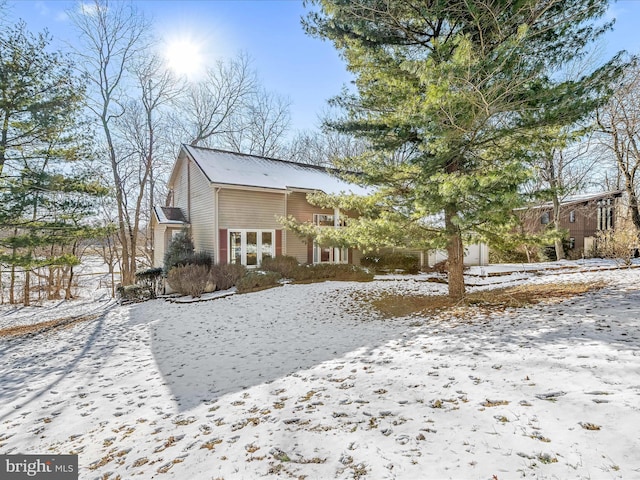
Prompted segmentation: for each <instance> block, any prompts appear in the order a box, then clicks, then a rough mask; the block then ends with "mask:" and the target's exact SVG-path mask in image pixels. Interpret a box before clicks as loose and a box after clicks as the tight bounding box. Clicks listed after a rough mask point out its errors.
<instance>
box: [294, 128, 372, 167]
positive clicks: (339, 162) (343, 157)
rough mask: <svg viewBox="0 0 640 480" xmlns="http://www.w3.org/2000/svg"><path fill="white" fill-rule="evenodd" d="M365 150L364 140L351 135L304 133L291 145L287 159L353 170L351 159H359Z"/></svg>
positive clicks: (327, 131) (333, 132) (323, 132)
mask: <svg viewBox="0 0 640 480" xmlns="http://www.w3.org/2000/svg"><path fill="white" fill-rule="evenodd" d="M365 149H366V142H365V141H364V140H362V139H359V138H355V137H352V136H350V135H346V134H343V133H339V132H335V131H331V130H322V131H302V132H298V134H297V135H296V136H295V137H294V138H293V139H292V140H291V142H290V143H289V145H288V148H287V152H286V154H285V157H286V158H287V159H289V160H291V161H294V162H299V163H308V164H310V165H321V166H326V167H331V166H340V167H343V168H346V169H347V170H353V169H355V168H353V167H354V165H349V162H350V159H354V158H356V157H359V156H360V155H362V153H363V152H364V151H365Z"/></svg>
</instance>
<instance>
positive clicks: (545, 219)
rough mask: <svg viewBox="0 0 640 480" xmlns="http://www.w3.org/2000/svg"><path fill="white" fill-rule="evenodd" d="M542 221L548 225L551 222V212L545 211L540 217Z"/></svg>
mask: <svg viewBox="0 0 640 480" xmlns="http://www.w3.org/2000/svg"><path fill="white" fill-rule="evenodd" d="M540 223H541V224H542V225H546V224H548V223H549V212H544V213H543V214H542V216H541V217H540Z"/></svg>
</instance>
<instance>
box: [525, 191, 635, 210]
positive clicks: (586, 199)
mask: <svg viewBox="0 0 640 480" xmlns="http://www.w3.org/2000/svg"><path fill="white" fill-rule="evenodd" d="M623 194H624V190H612V191H610V192H602V193H594V194H585V197H584V198H581V199H576V200H569V201H560V206H567V205H575V204H578V203H585V202H590V201H591V200H597V199H599V198H604V197H609V196H612V197H619V196H622V195H623ZM540 208H553V203H552V202H549V201H547V202H544V203H540V204H537V205H536V204H531V205H528V206H526V207H520V208H516V209H515V210H531V209H540Z"/></svg>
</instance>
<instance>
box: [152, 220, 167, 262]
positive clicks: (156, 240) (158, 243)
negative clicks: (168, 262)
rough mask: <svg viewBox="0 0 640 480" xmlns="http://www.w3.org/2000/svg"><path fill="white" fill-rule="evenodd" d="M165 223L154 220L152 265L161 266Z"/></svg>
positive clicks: (164, 246) (164, 245)
mask: <svg viewBox="0 0 640 480" xmlns="http://www.w3.org/2000/svg"><path fill="white" fill-rule="evenodd" d="M166 229H167V227H166V225H159V224H158V223H157V222H155V220H154V226H153V266H154V267H161V266H162V260H163V259H164V252H165V251H166V250H165V249H166V246H167V245H168V244H167V243H166V239H165V230H166Z"/></svg>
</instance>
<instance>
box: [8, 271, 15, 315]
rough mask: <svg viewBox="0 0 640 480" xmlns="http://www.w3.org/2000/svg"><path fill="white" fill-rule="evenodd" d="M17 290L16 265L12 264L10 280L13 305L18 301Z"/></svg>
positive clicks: (11, 303)
mask: <svg viewBox="0 0 640 480" xmlns="http://www.w3.org/2000/svg"><path fill="white" fill-rule="evenodd" d="M15 291H16V266H15V265H11V281H10V282H9V304H10V305H13V304H15V303H16V297H15Z"/></svg>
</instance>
